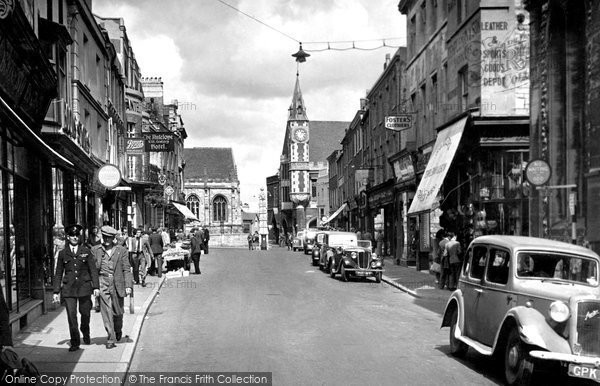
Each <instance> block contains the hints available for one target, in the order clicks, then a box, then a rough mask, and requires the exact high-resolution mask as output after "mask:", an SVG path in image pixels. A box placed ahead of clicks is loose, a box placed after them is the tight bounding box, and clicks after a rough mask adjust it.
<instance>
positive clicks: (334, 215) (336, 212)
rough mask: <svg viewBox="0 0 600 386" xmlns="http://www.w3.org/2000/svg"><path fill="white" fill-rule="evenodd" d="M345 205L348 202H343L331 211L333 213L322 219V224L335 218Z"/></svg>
mask: <svg viewBox="0 0 600 386" xmlns="http://www.w3.org/2000/svg"><path fill="white" fill-rule="evenodd" d="M347 205H348V203H346V202H344V203H343V204H342V206H340V207H339V208H338V209H337V210H336V211H335V212H333V214H332V215H331V216H329V217H327V220H325V221H323V224H327V223H328V222H330V221H331V220H333V219H334V218H336V217H337V216H338V214H340V213H342V211H343V210H344V208H345V207H346V206H347Z"/></svg>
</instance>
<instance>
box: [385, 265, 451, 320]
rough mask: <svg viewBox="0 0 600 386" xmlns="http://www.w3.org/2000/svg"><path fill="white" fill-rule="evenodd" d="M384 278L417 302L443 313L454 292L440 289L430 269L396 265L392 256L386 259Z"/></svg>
mask: <svg viewBox="0 0 600 386" xmlns="http://www.w3.org/2000/svg"><path fill="white" fill-rule="evenodd" d="M383 269H384V275H383V277H382V280H383V281H384V282H385V283H387V284H390V285H392V286H394V287H396V288H398V289H400V290H402V291H404V292H406V293H408V294H410V295H412V296H413V297H415V298H416V301H415V302H416V303H420V304H422V305H423V306H424V307H426V308H429V309H431V310H432V311H434V312H436V313H438V314H441V313H443V311H444V308H445V306H446V301H447V300H448V298H449V297H450V294H451V293H452V292H450V291H448V290H447V289H443V290H442V289H439V288H438V285H437V283H436V282H435V275H432V274H431V273H429V271H417V269H416V268H415V267H404V266H400V265H396V263H395V262H394V261H393V259H392V258H389V257H388V258H386V259H385V266H384V267H383Z"/></svg>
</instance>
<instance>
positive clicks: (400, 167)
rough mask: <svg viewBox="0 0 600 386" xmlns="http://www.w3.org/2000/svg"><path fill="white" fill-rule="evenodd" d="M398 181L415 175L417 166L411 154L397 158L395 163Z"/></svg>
mask: <svg viewBox="0 0 600 386" xmlns="http://www.w3.org/2000/svg"><path fill="white" fill-rule="evenodd" d="M393 165H394V173H395V174H396V181H398V182H403V181H408V180H411V179H413V178H414V177H415V168H414V165H413V160H412V157H411V156H410V155H408V156H404V157H402V158H400V159H397V160H395V161H394V163H393Z"/></svg>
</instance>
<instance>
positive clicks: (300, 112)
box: [298, 105, 302, 114]
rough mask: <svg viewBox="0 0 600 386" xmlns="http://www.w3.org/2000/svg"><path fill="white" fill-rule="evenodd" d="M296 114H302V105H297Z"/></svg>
mask: <svg viewBox="0 0 600 386" xmlns="http://www.w3.org/2000/svg"><path fill="white" fill-rule="evenodd" d="M298 114H302V105H298Z"/></svg>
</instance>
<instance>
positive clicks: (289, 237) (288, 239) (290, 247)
mask: <svg viewBox="0 0 600 386" xmlns="http://www.w3.org/2000/svg"><path fill="white" fill-rule="evenodd" d="M293 242H294V236H293V235H292V234H291V233H288V235H287V247H288V251H291V250H292V243H293Z"/></svg>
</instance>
